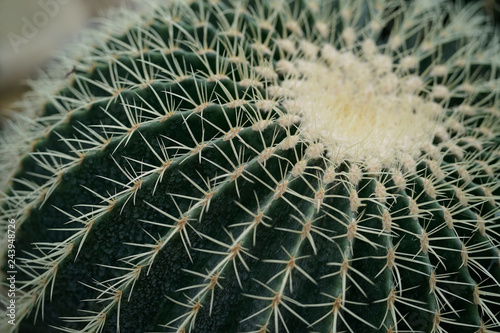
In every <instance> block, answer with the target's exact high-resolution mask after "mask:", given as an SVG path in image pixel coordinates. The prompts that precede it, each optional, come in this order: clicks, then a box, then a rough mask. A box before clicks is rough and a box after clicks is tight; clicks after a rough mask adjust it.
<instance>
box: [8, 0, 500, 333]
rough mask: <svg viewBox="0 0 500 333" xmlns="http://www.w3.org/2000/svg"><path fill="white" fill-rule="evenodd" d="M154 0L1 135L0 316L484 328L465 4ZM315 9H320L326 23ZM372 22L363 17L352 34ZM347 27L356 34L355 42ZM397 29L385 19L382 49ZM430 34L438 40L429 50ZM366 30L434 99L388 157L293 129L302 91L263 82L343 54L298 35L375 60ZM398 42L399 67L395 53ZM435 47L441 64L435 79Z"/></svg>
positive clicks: (488, 229) (487, 292) (485, 203)
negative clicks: (4, 236) (8, 284)
mask: <svg viewBox="0 0 500 333" xmlns="http://www.w3.org/2000/svg"><path fill="white" fill-rule="evenodd" d="M150 6H151V7H152V8H153V9H154V10H153V9H151V10H150V11H149V13H148V14H147V15H145V18H144V19H143V20H142V23H141V24H136V25H133V26H132V27H131V28H130V29H129V30H128V31H127V32H126V33H125V34H123V35H113V37H110V38H109V39H107V40H106V41H103V42H102V43H101V44H98V45H96V46H95V48H92V49H91V50H90V51H88V52H89V53H88V54H86V55H85V56H82V57H81V58H80V59H79V60H78V61H77V67H76V68H77V69H76V73H75V74H72V79H71V82H69V83H68V84H67V86H66V87H65V88H63V89H61V90H59V91H58V92H57V93H56V94H53V95H49V97H48V98H47V103H46V104H45V105H44V107H43V108H42V109H41V111H40V112H41V114H40V117H39V118H38V119H37V120H36V121H35V123H34V124H33V125H32V127H30V128H31V129H30V131H28V132H27V134H26V135H25V136H24V137H21V135H18V136H11V137H10V138H9V137H7V135H6V137H5V139H4V140H5V142H6V144H5V145H4V147H2V148H1V149H2V151H3V152H8V154H7V153H6V156H7V157H6V158H5V159H4V160H2V163H3V164H2V165H5V169H6V172H9V173H10V174H5V177H4V176H2V180H3V178H5V181H4V182H3V183H5V184H4V185H5V186H4V189H5V195H3V198H2V204H3V205H2V211H1V214H2V218H3V219H6V220H7V219H11V218H14V219H16V223H17V231H16V243H15V246H16V253H17V256H18V257H17V259H16V260H17V262H18V265H19V266H18V270H19V273H18V275H17V281H19V282H18V283H19V285H18V288H19V291H20V292H19V296H18V297H19V298H18V301H17V302H18V308H17V311H18V312H17V316H18V318H19V320H20V322H18V325H17V326H16V327H15V328H12V327H10V326H8V325H6V326H5V327H8V329H14V330H15V329H18V331H19V332H53V331H63V332H116V331H117V329H119V330H120V332H152V331H154V332H158V331H160V332H278V331H279V332H287V331H288V332H341V331H351V332H396V331H397V332H409V331H415V332H417V331H425V332H444V331H449V332H488V331H491V332H494V331H497V330H498V329H499V327H500V322H499V319H498V315H499V311H500V282H499V281H500V258H499V243H500V234H499V232H500V231H499V228H498V225H499V224H498V216H499V212H500V210H499V204H500V200H499V199H498V198H499V189H498V188H499V186H498V184H499V183H498V169H499V167H500V163H499V158H500V154H499V153H500V149H499V143H500V140H499V133H500V121H499V119H500V118H499V108H498V107H499V105H498V104H499V97H500V90H499V88H498V83H499V78H498V65H499V64H500V61H499V59H498V57H496V58H494V59H492V60H491V61H489V62H488V61H485V60H484V59H480V57H479V55H480V53H479V52H478V53H477V54H476V53H471V52H469V51H467V50H468V48H470V46H471V45H473V46H476V45H482V46H483V49H484V50H485V51H484V52H483V53H482V54H483V56H485V57H486V56H487V55H488V54H489V53H488V52H493V51H494V50H495V49H494V47H492V46H489V45H490V44H488V43H487V42H486V41H483V40H480V41H479V42H477V36H476V32H475V31H476V30H477V29H478V27H480V28H481V27H484V29H486V25H484V26H483V24H485V23H484V22H482V16H480V15H479V14H476V15H472V14H470V13H471V12H473V11H474V8H473V7H467V8H466V9H464V10H462V11H460V10H458V9H456V8H455V7H453V6H449V5H448V4H439V5H431V6H429V8H426V7H425V6H424V7H423V10H422V11H419V10H420V9H419V8H420V7H418V5H409V6H408V7H406V6H405V4H404V3H403V2H402V1H394V2H390V3H389V4H386V5H384V4H383V3H382V2H373V3H372V4H371V3H369V4H367V3H364V2H362V1H355V2H353V3H349V2H344V1H339V2H332V3H323V2H321V1H320V2H319V3H316V2H302V1H292V3H288V2H271V3H270V4H268V3H265V2H260V1H255V2H250V3H246V2H245V3H243V2H239V1H220V2H217V3H215V2H208V3H205V2H203V1H193V2H192V3H186V2H183V1H174V2H172V3H168V4H167V3H155V4H151V5H150ZM347 9H349V10H351V12H350V15H347V14H346V13H345V10H347ZM436 9H439V10H440V12H439V13H440V15H434V14H432V12H433V11H434V10H436ZM441 12H442V13H445V14H446V13H448V16H449V17H451V18H448V19H447V18H445V17H444V16H443V15H444V14H442V15H441ZM325 13H327V14H325ZM391 13H392V14H391ZM462 14H463V15H465V14H467V15H469V14H470V16H471V17H472V19H470V20H469V21H465V22H467V23H469V24H471V25H472V26H473V28H471V32H470V34H460V33H462V31H461V30H460V31H459V32H460V33H457V34H456V35H453V34H451V35H448V36H444V37H442V39H438V36H439V35H436V34H435V32H433V31H432V29H431V28H432V27H431V26H430V24H431V23H434V24H437V23H436V22H439V23H441V24H442V25H443V28H442V30H443V31H447V30H446V29H445V27H448V26H452V27H453V24H455V23H456V22H459V21H458V20H459V19H456V18H457V17H460V15H462ZM412 15H413V16H412ZM427 15H428V16H429V18H427ZM433 15H434V16H433ZM467 15H465V16H467ZM349 16H350V17H349ZM412 17H413V18H412ZM259 19H260V20H259ZM411 19H413V20H415V22H416V23H415V22H414V24H413V26H412V25H411V24H409V26H405V24H404V23H408V22H410V23H411V22H413V21H411ZM474 19H476V20H479V21H480V22H476V21H474ZM322 20H326V21H327V22H334V23H329V24H328V25H327V30H326V33H324V31H323V29H322V28H321V27H322V26H321V25H320V24H318V23H321V22H322ZM377 20H378V21H377ZM374 21H376V22H379V23H380V24H381V26H380V27H379V28H378V29H374V28H373V30H370V29H368V28H367V27H368V26H369V24H370V23H371V22H374ZM348 28H355V31H357V33H356V35H355V42H354V43H353V44H352V43H351V42H350V37H349V36H350V35H349V33H346V31H350V30H349V29H348ZM398 29H399V30H398ZM429 30H431V31H429ZM394 31H402V32H403V33H402V35H403V36H404V38H403V40H402V42H400V43H399V45H398V43H396V42H395V37H394V36H396V35H397V33H395V32H394ZM488 31H489V30H488ZM428 35H432V36H434V37H435V38H436V39H435V40H433V42H434V45H433V49H432V50H430V51H429V50H426V49H425V48H424V46H425V41H426V36H428ZM369 39H370V40H373V41H374V42H375V44H376V46H377V48H378V51H377V52H378V53H379V54H383V55H386V56H387V55H388V56H389V57H390V58H391V59H394V64H393V65H392V67H391V70H393V71H394V73H396V75H397V78H398V80H403V79H405V78H410V76H411V75H414V76H416V77H419V78H421V79H422V82H423V83H422V84H423V85H424V88H422V89H420V90H419V91H418V94H417V95H416V96H419V97H418V98H421V99H422V101H424V102H425V103H428V104H429V105H431V104H432V103H434V104H432V105H439V107H440V112H441V114H440V115H439V117H437V120H435V121H436V122H437V123H438V124H439V126H441V127H442V128H444V130H445V134H442V132H439V131H438V130H436V131H435V133H434V132H433V133H431V134H433V136H432V138H431V141H430V142H428V143H427V144H425V143H422V144H420V143H415V144H413V146H416V151H417V154H416V156H414V155H415V154H414V152H412V153H410V154H409V155H410V156H408V155H406V154H404V153H405V152H403V151H401V150H402V148H397V150H394V152H392V151H391V153H390V154H389V155H394V160H393V161H388V160H387V158H386V157H384V158H380V159H379V158H378V155H375V156H371V155H370V154H369V153H366V152H365V151H364V153H363V155H362V157H356V156H355V157H352V156H349V155H344V153H343V151H340V152H338V151H334V150H333V149H331V146H329V145H328V144H324V145H323V144H322V140H323V139H324V138H323V137H322V136H317V137H313V138H311V137H310V135H309V134H308V129H306V125H303V124H304V123H306V122H307V119H305V118H307V116H305V114H304V113H298V114H296V113H293V112H291V111H290V110H288V108H287V106H289V105H290V104H289V103H290V102H293V101H299V100H301V99H300V98H302V97H295V94H297V91H296V90H293V89H292V88H291V90H292V92H290V91H285V92H283V91H277V90H276V89H277V87H279V86H282V87H287V85H286V84H288V83H290V82H291V79H295V80H299V81H300V80H303V81H301V82H302V84H304V81H305V80H307V79H310V77H308V72H307V71H306V70H305V69H300V68H301V67H300V66H301V63H300V59H305V60H306V61H311V62H312V61H317V62H318V63H321V64H322V66H323V65H324V66H325V68H327V70H331V71H332V73H337V72H335V70H336V69H335V68H336V67H335V61H339V62H340V61H341V60H335V61H332V63H333V64H332V63H330V62H329V61H330V60H329V58H327V55H328V52H327V50H326V49H325V48H323V49H321V50H318V51H317V52H316V53H315V54H314V55H308V50H311V48H312V46H301V45H303V44H301V43H303V42H304V41H306V40H307V41H310V42H313V43H315V45H319V46H322V45H323V44H324V43H326V44H329V45H334V46H335V48H337V49H338V50H343V52H345V53H344V54H348V55H351V54H352V55H355V56H357V57H359V58H360V59H365V58H366V59H365V60H363V61H365V62H367V63H369V64H370V66H373V67H374V69H373V73H375V72H376V71H377V70H378V67H376V65H374V64H376V62H375V61H374V60H373V61H372V60H371V58H368V55H367V51H366V50H365V49H363V45H364V44H362V41H363V40H369ZM284 41H288V42H290V43H292V46H293V47H294V48H296V50H295V52H291V51H290V50H289V47H287V45H286V42H284ZM476 42H477V43H478V44H474V43H476ZM483 42H484V43H483ZM482 43H483V44H484V45H483V44H482ZM351 44H352V45H351ZM408 50H409V51H408ZM492 50H493V51H492ZM349 52H350V53H349ZM313 53H314V52H313ZM408 54H409V55H412V54H415V55H416V57H417V60H418V62H417V65H416V66H406V65H405V62H404V60H403V59H405V57H406V56H407V55H408ZM457 55H458V56H457ZM462 56H463V57H465V58H466V62H465V64H464V65H463V66H462V67H460V66H461V65H460V61H461V60H462ZM363 57H365V58H363ZM336 59H337V58H336ZM283 60H286V61H287V62H288V63H289V64H291V65H292V66H294V67H297V68H299V72H298V73H295V72H294V71H293V70H292V69H290V68H286V69H284V67H283V66H285V67H286V66H287V64H288V63H287V62H284V61H283ZM409 60H411V59H409ZM280 61H281V62H280ZM342 61H344V60H342ZM327 64H328V66H330V67H328V66H327ZM440 64H444V65H446V68H447V70H448V73H447V74H445V75H439V73H438V74H436V72H434V74H433V72H432V70H433V69H436V68H439V67H438V66H439V65H440ZM342 66H344V65H342ZM345 66H347V65H345ZM346 68H347V67H346ZM401 68H402V69H401ZM342 70H344V69H342ZM436 71H437V69H436ZM342 73H344V72H342ZM345 73H349V71H347V70H345ZM371 73H372V72H371ZM373 73H372V74H373ZM332 75H333V74H332ZM370 79H373V80H375V79H376V80H378V78H372V77H368V78H367V79H366V80H370ZM317 81H319V79H318V80H317ZM346 81H347V79H346ZM469 81H470V82H472V84H473V88H474V89H473V91H472V92H470V91H468V90H467V89H466V88H467V87H465V86H464V84H465V83H468V82H469ZM377 82H378V81H377ZM398 82H399V81H398ZM401 82H403V81H401ZM405 82H406V81H405ZM285 83H286V84H285ZM292 83H293V82H292ZM460 84H462V86H460ZM401 85H402V83H401ZM439 86H445V87H448V88H447V89H448V93H449V95H446V94H445V95H446V96H444V95H443V94H441V93H439V94H438V92H440V90H438V89H437V88H436V89H434V88H435V87H439ZM384 87H385V86H382V85H380V86H378V85H377V86H376V89H383V88H384ZM320 88H322V87H319V88H318V89H320ZM396 90H403V88H401V87H400V86H399V83H398V86H397V88H396ZM330 93H331V92H330V91H325V92H324V94H325V95H327V94H330ZM433 94H434V95H433ZM299 95H300V93H299ZM294 98H295V99H294ZM398 98H399V97H398ZM287 103H288V104H287ZM414 113H415V111H414ZM448 120H449V121H448ZM320 121H323V119H321V120H320ZM389 121H390V119H389V120H388V122H389ZM457 123H458V125H457ZM12 128H13V130H15V129H16V127H15V126H14V125H13V127H12ZM17 128H22V127H21V126H19V127H17ZM336 130H337V129H334V130H333V131H336ZM339 130H340V129H339ZM434 134H435V135H434ZM13 138H14V139H13ZM9 140H10V141H9ZM14 140H18V141H17V142H15V141H14ZM397 140H398V138H394V141H397ZM355 144H356V145H363V144H364V143H355ZM381 145H382V143H381ZM29 147H30V148H29ZM391 147H392V146H391ZM28 149H30V152H29V153H28ZM370 149H371V148H370ZM391 149H392V148H391ZM12 156H14V157H16V158H18V159H19V165H18V166H15V163H13V162H12V161H11V160H12ZM360 156H361V155H360ZM14 162H15V161H14ZM6 225H7V224H5V226H4V228H6ZM4 255H5V253H4ZM5 260H7V259H5ZM7 270H8V269H7V267H6V266H5V268H4V271H7ZM3 324H4V323H2V325H3ZM0 327H2V326H0Z"/></svg>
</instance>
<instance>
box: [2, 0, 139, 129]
mask: <svg viewBox="0 0 500 333" xmlns="http://www.w3.org/2000/svg"><path fill="white" fill-rule="evenodd" d="M127 1H128V0H0V126H1V123H2V122H3V120H5V118H6V117H9V115H10V114H11V113H12V112H15V110H13V108H12V106H11V103H12V102H14V101H15V100H17V99H19V98H20V97H21V96H22V94H23V93H24V92H25V91H26V90H27V89H29V88H28V86H27V85H26V84H25V83H24V80H25V79H27V78H35V77H36V73H37V70H38V69H40V68H43V65H44V64H45V63H46V62H47V61H48V60H50V59H51V57H52V56H53V54H54V51H55V50H57V49H59V48H60V47H62V46H63V45H64V44H65V43H66V42H68V41H69V40H71V39H72V38H75V36H76V35H77V34H78V32H79V31H81V30H82V29H83V28H85V27H86V26H88V25H90V24H91V23H90V20H91V19H92V18H93V17H95V16H97V15H99V14H100V13H102V12H103V11H105V10H106V9H108V8H109V7H111V6H118V5H124V4H126V3H127ZM144 1H147V0H144Z"/></svg>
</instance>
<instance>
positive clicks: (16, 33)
mask: <svg viewBox="0 0 500 333" xmlns="http://www.w3.org/2000/svg"><path fill="white" fill-rule="evenodd" d="M143 1H148V0H143ZM164 1H170V0H164ZM202 1H204V0H202ZM367 1H371V0H367ZM408 1H420V0H408ZM450 1H452V2H462V3H470V2H481V3H482V7H483V9H484V11H485V12H486V13H488V15H490V16H491V17H493V18H494V20H495V21H496V22H497V23H498V22H500V0H450ZM127 2H130V0H0V127H1V126H2V123H3V121H4V120H5V119H6V118H8V117H9V115H10V114H12V112H15V110H14V108H13V107H12V106H11V103H12V102H13V101H15V100H17V99H19V98H20V97H21V96H22V94H23V92H25V91H26V90H27V89H29V88H28V87H27V85H26V84H25V83H24V80H25V79H26V78H35V77H36V73H37V69H39V68H43V65H44V63H46V62H47V61H48V60H49V59H50V58H51V57H52V56H53V52H54V50H57V49H58V48H60V47H61V46H63V45H64V43H65V42H67V41H68V40H70V39H71V38H75V36H76V35H77V34H78V32H79V31H81V30H82V29H83V28H84V27H86V26H88V25H89V24H90V23H89V20H90V19H91V18H93V17H95V16H96V15H99V13H101V12H102V11H104V10H106V9H108V8H109V7H111V6H118V5H127Z"/></svg>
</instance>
